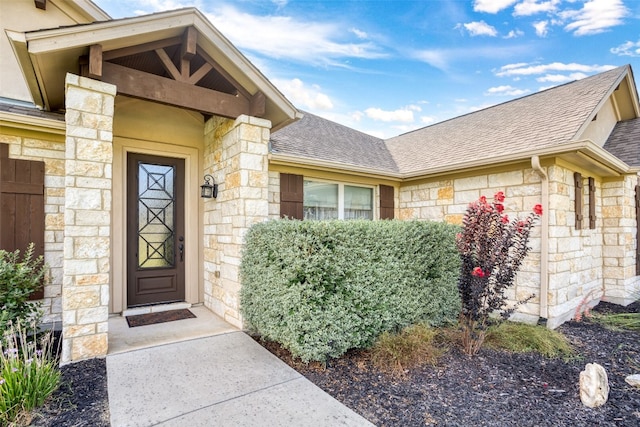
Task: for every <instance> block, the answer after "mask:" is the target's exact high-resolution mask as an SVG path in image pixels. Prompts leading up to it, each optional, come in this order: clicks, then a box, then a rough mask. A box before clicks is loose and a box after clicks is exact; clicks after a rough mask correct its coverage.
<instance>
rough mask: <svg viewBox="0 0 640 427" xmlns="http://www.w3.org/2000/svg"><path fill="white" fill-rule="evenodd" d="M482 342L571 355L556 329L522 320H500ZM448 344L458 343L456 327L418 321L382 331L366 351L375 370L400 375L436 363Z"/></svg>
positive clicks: (514, 349) (516, 349)
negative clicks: (428, 324) (411, 369)
mask: <svg viewBox="0 0 640 427" xmlns="http://www.w3.org/2000/svg"><path fill="white" fill-rule="evenodd" d="M485 345H486V346H487V347H491V348H495V349H501V350H506V351H511V352H515V353H528V352H535V353H539V354H541V355H543V356H545V357H548V358H556V357H562V358H563V359H565V360H569V359H571V358H573V357H575V353H574V350H573V348H572V347H571V345H570V344H569V342H568V340H567V339H566V338H565V336H564V335H562V334H561V333H560V332H557V331H553V330H550V329H547V328H545V327H543V326H537V325H527V324H524V323H516V322H502V323H501V324H499V325H498V326H493V327H491V328H489V330H488V331H487V336H486V339H485ZM452 346H461V332H460V331H459V330H458V328H457V327H455V326H449V327H442V328H432V327H429V326H426V325H423V324H418V325H414V326H410V327H408V328H406V329H404V330H402V331H401V332H400V333H398V334H391V333H388V332H386V333H384V334H382V335H381V336H380V338H378V340H377V341H376V343H375V344H374V346H373V347H372V348H371V349H370V350H369V356H370V359H371V361H372V363H373V365H374V366H375V367H376V368H378V369H379V370H381V371H385V372H391V373H394V374H400V375H403V374H404V373H405V371H406V370H407V369H410V368H413V367H416V366H419V365H424V364H429V365H434V366H435V365H437V363H438V360H439V359H440V357H442V356H443V355H444V354H445V353H446V352H447V351H448V349H449V348H450V347H452Z"/></svg>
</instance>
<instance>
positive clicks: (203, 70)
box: [189, 62, 213, 85]
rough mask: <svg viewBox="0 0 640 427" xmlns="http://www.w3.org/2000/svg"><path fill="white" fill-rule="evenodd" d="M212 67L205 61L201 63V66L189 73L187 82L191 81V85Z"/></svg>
mask: <svg viewBox="0 0 640 427" xmlns="http://www.w3.org/2000/svg"><path fill="white" fill-rule="evenodd" d="M212 69H213V65H211V64H209V63H208V62H205V63H204V64H202V67H200V68H198V71H196V72H195V73H193V74H192V75H191V77H189V83H191V84H192V85H194V84H196V83H198V82H199V81H200V80H201V79H202V78H203V77H204V76H206V75H207V73H208V72H209V71H211V70H212Z"/></svg>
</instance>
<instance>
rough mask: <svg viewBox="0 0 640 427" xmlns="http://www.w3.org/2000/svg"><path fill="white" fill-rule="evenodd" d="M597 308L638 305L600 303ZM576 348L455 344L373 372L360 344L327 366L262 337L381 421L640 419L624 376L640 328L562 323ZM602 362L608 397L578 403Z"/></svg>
mask: <svg viewBox="0 0 640 427" xmlns="http://www.w3.org/2000/svg"><path fill="white" fill-rule="evenodd" d="M595 311H596V312H609V313H611V312H636V313H637V312H640V302H636V303H634V304H632V305H631V306H628V307H624V308H623V307H619V306H615V305H612V304H607V303H601V304H600V305H599V306H598V308H597V309H596V310H595ZM558 330H559V331H561V332H562V333H563V334H565V336H567V338H568V339H569V340H570V341H571V343H572V344H573V345H574V346H575V348H576V349H577V351H578V353H579V356H578V357H577V358H576V359H575V360H571V361H569V362H565V361H563V360H561V359H545V358H543V357H541V356H538V355H536V354H510V353H507V352H504V351H496V350H491V349H487V348H484V349H482V350H481V351H480V353H479V354H478V355H477V356H476V357H468V356H466V355H464V354H463V353H462V352H461V351H460V350H459V349H457V348H452V349H450V350H449V351H448V352H447V354H446V355H445V356H444V357H443V358H442V359H441V361H440V362H439V363H438V365H437V366H436V367H432V366H423V367H418V368H412V369H410V370H408V371H406V372H405V375H404V376H402V377H399V376H398V375H395V376H394V375H390V374H387V373H382V372H377V371H376V370H375V369H373V368H372V367H371V366H372V365H371V363H369V361H368V360H367V357H366V354H365V353H363V352H358V351H352V352H349V353H348V354H347V355H345V356H344V357H342V358H340V359H338V360H334V361H331V363H330V364H329V366H328V367H327V368H324V367H322V366H319V365H318V364H309V365H306V364H302V363H300V362H297V361H294V360H292V359H291V356H290V355H289V354H288V352H287V351H286V350H283V349H282V348H281V347H280V346H278V345H277V344H274V343H262V344H263V345H264V346H265V347H267V348H268V349H269V350H270V351H272V352H273V353H274V354H276V355H277V356H278V357H280V358H281V359H283V360H284V361H285V362H287V363H288V364H289V365H291V366H293V367H294V368H295V369H296V370H298V371H299V372H301V373H302V374H303V375H304V376H305V377H307V378H308V379H309V380H311V381H312V382H313V383H315V384H316V385H318V386H319V387H320V388H322V389H323V390H325V391H326V392H327V393H329V394H331V395H332V396H334V397H335V398H336V399H338V400H339V401H341V402H342V403H344V404H345V405H347V406H348V407H350V408H351V409H353V410H354V411H356V412H358V413H359V414H361V415H362V416H364V417H365V418H367V419H368V420H369V421H371V422H372V423H374V424H376V425H378V426H403V427H405V426H425V425H443V426H554V427H559V426H576V425H580V426H640V389H638V388H633V387H631V386H629V385H628V384H627V383H626V382H625V377H626V376H627V375H631V374H636V373H640V334H639V333H637V332H629V331H611V330H608V329H605V328H603V327H602V326H600V325H599V324H597V323H594V322H591V321H589V320H585V321H582V322H569V323H566V324H565V325H563V326H561V327H560V328H559V329H558ZM590 362H596V363H599V364H601V365H602V366H604V368H605V369H606V370H607V374H608V376H609V385H610V388H611V390H610V393H609V400H608V402H607V403H606V404H605V405H604V406H603V407H601V408H598V409H590V408H587V407H585V406H584V405H582V402H581V401H580V395H579V390H578V382H579V376H580V371H582V370H583V369H584V365H585V364H586V363H590Z"/></svg>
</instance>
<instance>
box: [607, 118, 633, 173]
mask: <svg viewBox="0 0 640 427" xmlns="http://www.w3.org/2000/svg"><path fill="white" fill-rule="evenodd" d="M604 149H605V150H607V151H608V152H610V153H611V154H613V155H614V156H616V157H617V158H619V159H620V160H622V161H623V162H625V163H626V164H628V165H629V166H634V167H640V118H638V119H631V120H626V121H624V122H618V124H617V125H616V127H615V128H614V129H613V132H611V135H610V136H609V139H608V140H607V142H606V143H605V144H604Z"/></svg>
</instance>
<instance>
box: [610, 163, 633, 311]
mask: <svg viewBox="0 0 640 427" xmlns="http://www.w3.org/2000/svg"><path fill="white" fill-rule="evenodd" d="M637 184H638V176H637V175H627V176H625V177H624V178H623V179H622V180H617V181H607V182H604V183H603V184H602V205H603V208H602V216H603V221H604V245H605V246H604V254H603V255H604V296H603V300H605V301H610V302H613V303H616V304H622V305H627V304H630V303H632V302H633V301H635V300H637V299H638V298H640V276H636V247H637V246H636V245H637V244H638V230H636V213H635V208H634V207H635V186H636V185H637Z"/></svg>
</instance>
